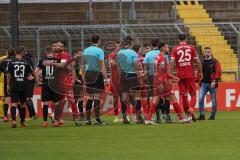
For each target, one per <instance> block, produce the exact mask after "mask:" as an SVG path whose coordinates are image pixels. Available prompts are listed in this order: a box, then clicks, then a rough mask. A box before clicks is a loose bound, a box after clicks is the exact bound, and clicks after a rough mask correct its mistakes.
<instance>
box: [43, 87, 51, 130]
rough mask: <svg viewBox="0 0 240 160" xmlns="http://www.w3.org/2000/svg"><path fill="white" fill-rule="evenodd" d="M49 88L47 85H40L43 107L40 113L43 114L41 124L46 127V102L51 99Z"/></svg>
mask: <svg viewBox="0 0 240 160" xmlns="http://www.w3.org/2000/svg"><path fill="white" fill-rule="evenodd" d="M51 96H52V94H51V90H50V88H49V87H48V86H47V85H44V84H43V85H42V93H41V99H42V102H43V108H42V114H43V122H42V126H43V127H47V126H48V121H47V119H48V104H49V101H51Z"/></svg>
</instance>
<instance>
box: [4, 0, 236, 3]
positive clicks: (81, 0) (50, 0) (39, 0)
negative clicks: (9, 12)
mask: <svg viewBox="0 0 240 160" xmlns="http://www.w3.org/2000/svg"><path fill="white" fill-rule="evenodd" d="M92 1H93V2H117V1H118V0H92ZM131 1H132V0H122V2H131ZM173 1H174V0H135V2H173ZM200 1H226V0H200ZM228 1H238V0H228ZM18 2H19V3H87V2H89V0H64V1H60V0H18ZM7 3H10V0H1V1H0V4H7Z"/></svg>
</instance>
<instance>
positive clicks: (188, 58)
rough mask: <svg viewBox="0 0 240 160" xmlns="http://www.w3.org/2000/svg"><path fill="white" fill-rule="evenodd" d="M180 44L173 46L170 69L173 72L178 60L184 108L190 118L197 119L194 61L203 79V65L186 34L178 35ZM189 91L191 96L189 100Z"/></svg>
mask: <svg viewBox="0 0 240 160" xmlns="http://www.w3.org/2000/svg"><path fill="white" fill-rule="evenodd" d="M178 42H179V45H177V46H176V47H174V48H173V50H172V53H171V62H170V69H171V73H173V68H174V64H175V62H176V73H177V77H178V78H179V79H180V81H179V83H178V86H179V92H180V97H181V98H182V102H183V109H184V111H185V113H186V114H187V115H188V117H189V119H191V120H193V121H195V120H196V118H195V116H194V114H193V109H194V107H195V105H196V90H197V89H196V82H195V73H194V63H196V65H197V68H198V71H199V73H200V79H202V67H201V62H200V60H199V58H198V55H197V52H196V50H195V48H194V47H193V46H191V45H188V44H187V36H186V35H185V34H180V35H178ZM188 93H189V94H190V96H191V100H190V102H188Z"/></svg>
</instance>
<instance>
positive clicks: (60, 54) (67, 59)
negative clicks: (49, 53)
mask: <svg viewBox="0 0 240 160" xmlns="http://www.w3.org/2000/svg"><path fill="white" fill-rule="evenodd" d="M52 48H53V50H54V53H55V54H54V57H55V58H58V59H60V60H61V63H53V62H44V63H43V65H52V66H54V67H56V68H60V69H59V70H58V71H59V74H58V79H59V80H61V81H59V83H58V86H57V87H55V89H57V88H58V89H57V90H58V92H59V93H60V94H61V97H60V102H59V106H58V108H56V107H55V109H54V117H55V122H54V126H55V127H58V126H59V124H63V123H64V121H63V120H62V117H63V108H64V105H65V103H66V98H67V100H68V102H69V103H70V106H71V108H72V112H73V119H74V120H75V119H77V118H78V117H77V115H78V112H77V106H76V104H75V103H74V96H73V78H72V76H71V73H72V71H73V69H72V68H73V66H72V65H71V64H72V63H71V62H72V61H71V56H70V55H69V53H68V52H66V51H65V49H64V43H63V42H56V43H53V44H52ZM50 86H51V85H50Z"/></svg>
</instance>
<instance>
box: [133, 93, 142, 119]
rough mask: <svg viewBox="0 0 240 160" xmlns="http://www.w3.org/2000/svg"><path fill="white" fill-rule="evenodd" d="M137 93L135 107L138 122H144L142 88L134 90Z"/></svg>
mask: <svg viewBox="0 0 240 160" xmlns="http://www.w3.org/2000/svg"><path fill="white" fill-rule="evenodd" d="M134 95H135V108H136V112H137V123H144V119H143V117H142V97H141V90H136V91H135V92H134Z"/></svg>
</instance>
